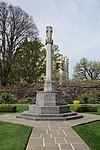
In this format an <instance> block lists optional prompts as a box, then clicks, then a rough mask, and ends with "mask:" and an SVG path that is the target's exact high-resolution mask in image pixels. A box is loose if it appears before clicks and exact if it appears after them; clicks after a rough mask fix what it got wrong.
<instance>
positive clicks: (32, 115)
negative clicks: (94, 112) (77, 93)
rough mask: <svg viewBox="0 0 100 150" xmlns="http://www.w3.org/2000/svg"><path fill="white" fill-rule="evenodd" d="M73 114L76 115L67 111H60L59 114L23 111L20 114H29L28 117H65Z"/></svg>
mask: <svg viewBox="0 0 100 150" xmlns="http://www.w3.org/2000/svg"><path fill="white" fill-rule="evenodd" d="M73 115H77V113H76V112H73V111H72V112H68V113H61V114H40V115H39V114H38V115H37V114H33V113H30V112H24V113H23V114H22V116H30V117H37V116H38V117H67V116H73Z"/></svg>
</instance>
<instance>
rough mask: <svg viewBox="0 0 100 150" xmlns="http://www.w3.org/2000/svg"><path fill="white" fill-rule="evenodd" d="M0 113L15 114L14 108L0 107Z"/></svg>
mask: <svg viewBox="0 0 100 150" xmlns="http://www.w3.org/2000/svg"><path fill="white" fill-rule="evenodd" d="M0 112H16V106H9V105H8V106H7V105H6V106H0Z"/></svg>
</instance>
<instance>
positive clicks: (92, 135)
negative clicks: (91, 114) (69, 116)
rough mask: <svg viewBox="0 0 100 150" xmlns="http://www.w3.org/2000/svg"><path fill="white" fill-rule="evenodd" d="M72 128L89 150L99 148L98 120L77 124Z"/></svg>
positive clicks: (97, 149) (99, 130)
mask: <svg viewBox="0 0 100 150" xmlns="http://www.w3.org/2000/svg"><path fill="white" fill-rule="evenodd" d="M73 129H74V130H75V131H76V132H77V133H78V134H79V135H80V136H81V137H82V138H83V139H84V141H85V142H86V143H87V144H88V145H89V147H90V148H91V150H100V121H96V122H91V123H88V124H83V125H78V126H75V127H73Z"/></svg>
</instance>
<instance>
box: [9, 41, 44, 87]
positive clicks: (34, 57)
mask: <svg viewBox="0 0 100 150" xmlns="http://www.w3.org/2000/svg"><path fill="white" fill-rule="evenodd" d="M45 57H46V52H45V49H44V45H43V44H42V43H41V42H40V41H38V40H37V39H36V40H34V41H33V42H32V41H28V40H27V39H26V40H25V42H23V44H22V46H21V48H20V50H19V54H18V55H17V56H16V59H15V61H14V64H13V66H12V70H11V72H10V74H9V82H10V83H13V84H16V83H17V84H18V83H20V82H24V83H29V84H32V83H37V82H38V81H39V80H40V78H41V75H42V73H44V70H45V69H44V68H45V64H44V60H45Z"/></svg>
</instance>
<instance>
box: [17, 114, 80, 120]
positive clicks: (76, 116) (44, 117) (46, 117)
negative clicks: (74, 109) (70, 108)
mask: <svg viewBox="0 0 100 150" xmlns="http://www.w3.org/2000/svg"><path fill="white" fill-rule="evenodd" d="M69 114H70V115H69V116H68V115H67V116H63V115H62V116H61V114H57V115H55V114H53V115H51V116H50V115H48V114H47V115H37V116H34V115H29V114H24V113H23V114H21V115H17V116H16V117H17V118H25V119H29V120H41V121H43V120H44V121H45V120H47V121H53V120H55V121H58V120H59V121H60V120H72V119H79V118H82V117H83V116H82V115H79V114H77V113H72V114H73V115H72V114H71V113H69Z"/></svg>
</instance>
